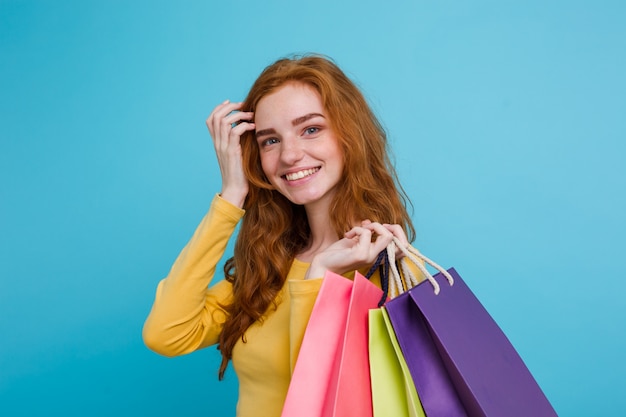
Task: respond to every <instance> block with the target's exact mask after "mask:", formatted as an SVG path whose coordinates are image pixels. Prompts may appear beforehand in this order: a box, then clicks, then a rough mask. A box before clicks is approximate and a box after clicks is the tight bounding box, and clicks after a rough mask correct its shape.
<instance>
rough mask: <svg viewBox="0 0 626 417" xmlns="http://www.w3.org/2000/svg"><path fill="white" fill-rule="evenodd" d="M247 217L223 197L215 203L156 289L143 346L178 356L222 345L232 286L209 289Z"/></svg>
mask: <svg viewBox="0 0 626 417" xmlns="http://www.w3.org/2000/svg"><path fill="white" fill-rule="evenodd" d="M243 213H244V211H243V210H241V209H240V208H238V207H236V206H233V205H231V204H230V203H229V202H227V201H226V200H223V199H222V198H221V197H219V196H216V197H215V198H214V199H213V202H212V203H211V208H210V209H209V211H208V213H207V214H206V216H205V217H204V218H203V219H202V221H201V222H200V225H199V226H198V228H197V229H196V231H195V233H194V235H193V237H192V238H191V240H190V241H189V242H188V243H187V245H186V246H185V248H184V249H183V250H182V252H181V253H180V255H178V258H177V259H176V261H175V262H174V265H173V266H172V268H171V270H170V272H169V274H168V276H167V277H166V278H165V279H163V280H162V281H161V282H160V283H159V285H158V286H157V290H156V297H155V300H154V303H153V305H152V310H151V311H150V314H149V315H148V318H147V319H146V322H145V324H144V327H143V340H144V343H145V344H146V346H148V347H149V348H150V349H152V350H153V351H155V352H157V353H160V354H162V355H165V356H177V355H183V354H186V353H190V352H193V351H195V350H197V349H201V348H204V347H206V346H210V345H212V344H215V343H217V341H218V338H219V334H220V332H221V330H222V326H223V324H224V321H225V319H226V313H225V311H224V308H223V306H224V305H227V304H229V303H230V302H231V300H232V286H231V284H230V283H229V282H227V281H224V280H223V281H220V282H218V283H216V284H215V285H213V286H212V287H211V288H208V286H209V284H210V283H211V281H212V280H213V277H214V275H215V269H216V266H217V263H218V262H219V260H220V259H221V257H222V256H223V255H224V251H225V250H226V245H227V244H228V240H229V238H230V236H231V235H232V234H233V232H234V230H235V227H236V226H237V223H238V222H239V220H240V219H241V217H242V216H243Z"/></svg>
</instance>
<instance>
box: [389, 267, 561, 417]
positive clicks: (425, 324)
mask: <svg viewBox="0 0 626 417" xmlns="http://www.w3.org/2000/svg"><path fill="white" fill-rule="evenodd" d="M448 272H449V273H450V275H452V277H453V278H454V285H452V286H450V285H449V284H448V281H447V280H446V278H445V277H444V276H443V275H442V274H441V273H439V274H437V275H435V276H434V278H435V280H436V281H437V282H439V285H440V287H441V292H440V293H439V294H437V295H435V293H434V291H433V287H432V286H431V284H430V283H429V282H427V281H425V282H423V283H421V284H420V285H418V286H416V287H414V288H413V289H411V290H410V291H409V292H408V293H406V294H403V295H401V296H399V297H397V298H395V299H393V300H391V301H389V302H388V303H387V304H386V308H387V311H388V313H389V317H390V319H391V322H392V325H393V327H394V330H395V331H396V336H397V338H398V342H399V343H400V347H401V349H402V351H403V353H404V356H405V358H406V360H407V365H408V366H409V369H410V371H411V375H412V376H413V379H414V382H415V385H416V388H417V392H418V394H419V395H420V399H421V400H422V405H423V406H424V411H425V412H426V414H427V415H429V413H431V414H430V415H433V416H438V415H454V416H458V415H462V414H460V412H461V411H462V410H459V409H458V408H457V404H458V400H460V402H461V403H462V408H464V409H465V412H467V415H468V416H470V417H479V416H481V417H482V416H484V417H501V416H507V417H516V416H520V417H522V416H523V417H527V416H533V417H544V416H545V417H548V416H556V415H557V414H556V412H555V411H554V409H553V408H552V406H551V405H550V403H549V401H548V399H547V398H546V396H545V395H544V393H543V392H542V391H541V388H540V387H539V385H538V384H537V382H536V381H535V379H534V378H533V376H532V375H531V373H530V371H529V370H528V368H527V367H526V365H525V364H524V362H523V361H522V359H521V358H520V356H519V354H518V353H517V352H516V350H515V349H514V348H513V346H512V345H511V342H510V341H509V340H508V338H507V337H506V335H505V334H504V333H503V332H502V330H501V329H500V327H499V326H498V325H497V324H496V322H495V321H494V320H493V318H492V317H491V316H490V315H489V313H488V312H487V311H486V310H485V308H484V307H483V305H482V304H481V303H480V301H478V299H477V298H476V296H475V295H474V294H473V293H472V291H471V290H470V289H469V288H468V287H467V285H466V284H465V283H464V282H463V280H462V279H461V277H460V276H459V275H458V274H457V272H456V271H455V270H454V269H450V270H448ZM405 349H406V350H405ZM418 381H419V382H418ZM420 385H422V386H425V388H422V391H420ZM451 390H453V391H454V392H452V391H451ZM429 397H430V398H429ZM455 398H456V399H455ZM446 407H448V408H446ZM429 408H430V410H429Z"/></svg>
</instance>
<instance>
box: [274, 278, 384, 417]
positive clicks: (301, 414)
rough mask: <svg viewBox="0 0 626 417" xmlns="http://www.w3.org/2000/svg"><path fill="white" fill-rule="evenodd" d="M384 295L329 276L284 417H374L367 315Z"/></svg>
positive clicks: (357, 281) (360, 282)
mask: <svg viewBox="0 0 626 417" xmlns="http://www.w3.org/2000/svg"><path fill="white" fill-rule="evenodd" d="M381 295H382V291H381V290H380V289H379V288H378V287H376V286H375V285H374V284H372V283H371V282H369V281H368V280H367V279H366V278H364V277H363V276H362V275H361V274H359V273H358V272H356V273H355V277H354V280H353V281H351V280H349V279H347V278H344V277H342V276H341V275H338V274H335V273H333V272H330V271H329V272H327V273H326V274H325V276H324V281H323V282H322V286H321V288H320V291H319V294H318V296H317V299H316V301H315V304H314V306H313V310H312V312H311V317H310V319H309V322H308V324H307V327H306V330H305V333H304V337H303V339H302V345H301V347H300V352H299V354H298V359H297V361H296V365H295V367H294V372H293V375H292V379H291V383H290V385H289V389H288V392H287V398H286V400H285V404H284V406H283V411H282V416H283V417H350V416H355V417H356V416H358V417H361V416H365V417H368V416H369V417H371V416H372V403H371V395H372V394H371V385H370V372H369V357H368V347H367V343H368V336H367V332H368V311H369V310H370V309H372V308H375V307H377V305H378V302H379V300H380V298H381Z"/></svg>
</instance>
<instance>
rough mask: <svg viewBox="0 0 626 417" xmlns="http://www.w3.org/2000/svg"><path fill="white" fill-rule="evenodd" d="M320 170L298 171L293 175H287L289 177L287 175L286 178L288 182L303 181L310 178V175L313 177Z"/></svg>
mask: <svg viewBox="0 0 626 417" xmlns="http://www.w3.org/2000/svg"><path fill="white" fill-rule="evenodd" d="M318 170H319V168H311V169H305V170H302V171H298V172H293V173H291V174H287V175H285V178H287V180H288V181H295V180H299V179H302V178H304V177H308V176H309V175H313V174H315V173H316V172H317V171H318Z"/></svg>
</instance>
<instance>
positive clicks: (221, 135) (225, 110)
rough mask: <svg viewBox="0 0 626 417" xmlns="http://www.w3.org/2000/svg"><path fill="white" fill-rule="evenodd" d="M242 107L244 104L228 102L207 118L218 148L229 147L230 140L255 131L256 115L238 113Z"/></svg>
mask: <svg viewBox="0 0 626 417" xmlns="http://www.w3.org/2000/svg"><path fill="white" fill-rule="evenodd" d="M241 106H242V103H231V102H230V101H229V100H226V101H224V102H223V103H221V104H219V105H217V106H216V107H215V109H213V111H212V112H211V114H210V115H209V117H208V118H207V120H206V125H207V127H208V129H209V133H210V134H211V137H212V138H213V141H214V142H215V145H216V147H220V146H223V145H227V144H228V142H229V140H233V139H239V137H240V136H241V135H242V134H243V133H244V132H246V131H248V130H252V129H254V123H253V122H252V119H253V117H254V113H252V112H242V111H238V110H240V109H241Z"/></svg>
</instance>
